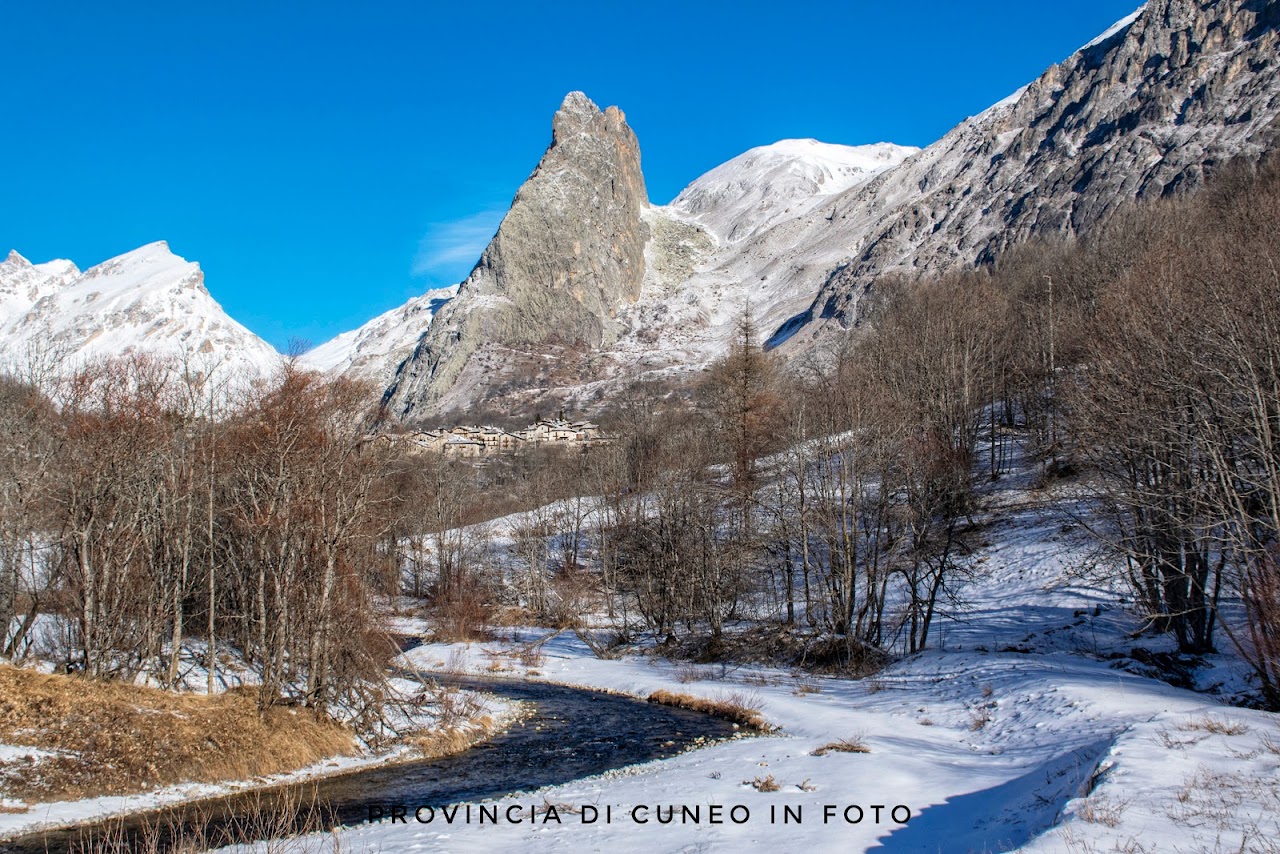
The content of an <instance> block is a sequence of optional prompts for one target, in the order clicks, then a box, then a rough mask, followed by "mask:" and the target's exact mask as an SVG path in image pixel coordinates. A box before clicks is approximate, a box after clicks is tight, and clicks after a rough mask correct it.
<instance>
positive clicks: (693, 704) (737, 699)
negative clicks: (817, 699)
mask: <svg viewBox="0 0 1280 854" xmlns="http://www.w3.org/2000/svg"><path fill="white" fill-rule="evenodd" d="M646 699H647V700H648V701H649V702H650V703H658V704H660V705H663V706H675V707H676V708H680V709H688V710H689V711H691V712H702V713H703V714H707V715H714V716H715V717H718V718H722V719H724V720H727V721H731V722H732V723H735V724H737V725H738V726H741V727H746V728H747V729H751V730H755V731H757V732H770V731H771V730H772V729H773V727H772V726H771V725H770V724H769V723H768V722H767V721H765V719H764V717H763V716H762V715H761V714H760V710H759V708H758V707H759V705H760V701H759V699H758V698H753V697H750V696H747V695H745V694H740V693H737V692H732V693H729V694H726V695H724V696H722V697H719V698H716V699H709V698H706V697H695V696H693V695H692V694H681V693H678V692H675V691H654V692H653V693H652V694H650V695H649V696H648V697H647V698H646Z"/></svg>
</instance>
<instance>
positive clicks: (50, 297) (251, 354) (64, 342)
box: [0, 241, 282, 379]
mask: <svg viewBox="0 0 1280 854" xmlns="http://www.w3.org/2000/svg"><path fill="white" fill-rule="evenodd" d="M0 346H2V347H3V349H4V351H5V352H6V353H7V354H8V355H9V357H10V358H21V357H22V355H23V354H28V353H35V352H41V353H45V354H48V355H51V356H53V357H55V358H57V359H59V360H61V361H62V362H63V364H65V365H67V366H77V365H81V364H87V363H90V362H92V361H94V360H99V359H103V358H108V357H112V356H119V355H125V354H129V353H149V354H154V355H158V356H165V357H173V358H177V359H179V360H182V361H185V362H186V363H187V364H188V365H189V366H190V367H192V368H193V369H195V370H197V371H199V372H202V373H213V372H216V373H217V374H218V375H220V376H225V377H228V378H230V377H237V378H243V379H250V378H254V377H260V376H266V375H269V374H270V373H271V372H273V371H275V370H276V369H277V368H278V367H279V366H280V365H281V363H282V358H281V356H280V354H279V353H277V352H276V351H275V349H274V348H272V347H271V346H270V345H269V344H267V343H266V342H265V341H263V340H262V339H261V338H259V337H258V336H256V335H254V334H253V333H252V332H250V331H249V330H248V329H246V328H245V327H244V326H242V325H241V324H239V323H237V322H236V321H235V320H233V319H231V317H229V316H228V315H227V313H226V312H225V311H223V309H222V306H220V305H219V304H218V303H217V302H216V301H214V299H213V297H212V296H210V295H209V291H208V290H207V289H206V288H205V285H204V272H203V271H202V270H201V269H200V265H199V264H197V263H194V262H191V261H187V260H185V259H183V258H180V257H178V256H177V255H175V254H173V252H171V251H170V250H169V245H168V244H167V243H165V242H164V241H158V242H155V243H149V244H147V245H145V246H141V247H139V248H137V249H134V250H132V251H130V252H126V253H124V254H123V255H118V256H116V257H114V258H110V259H108V260H106V261H104V262H102V263H101V264H98V265H96V266H94V267H91V268H89V269H88V270H86V271H84V272H83V273H81V272H80V271H79V270H78V269H76V266H75V265H74V264H72V263H71V262H70V261H61V260H60V261H50V262H47V263H44V264H32V263H31V262H30V261H28V260H27V259H26V258H24V257H22V256H21V255H19V254H18V253H17V252H16V251H13V252H10V254H9V256H8V258H7V259H6V260H5V261H4V262H0Z"/></svg>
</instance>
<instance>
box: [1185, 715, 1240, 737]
mask: <svg viewBox="0 0 1280 854" xmlns="http://www.w3.org/2000/svg"><path fill="white" fill-rule="evenodd" d="M1178 729H1180V730H1182V731H1183V732H1207V733H1212V734H1213V735H1244V734H1245V733H1246V732H1248V731H1249V726H1248V724H1244V723H1241V722H1240V721H1229V720H1223V719H1222V718H1215V717H1214V716H1213V715H1202V716H1200V717H1198V718H1192V719H1191V720H1189V721H1187V722H1185V723H1181V724H1178Z"/></svg>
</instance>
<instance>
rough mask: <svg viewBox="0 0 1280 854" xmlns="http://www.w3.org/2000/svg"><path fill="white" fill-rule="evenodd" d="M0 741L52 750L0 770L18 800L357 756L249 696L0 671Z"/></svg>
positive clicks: (3, 785) (329, 730)
mask: <svg viewBox="0 0 1280 854" xmlns="http://www.w3.org/2000/svg"><path fill="white" fill-rule="evenodd" d="M0 741H4V742H6V743H10V744H18V745H26V746H31V747H36V748H40V749H42V750H48V751H53V752H56V755H55V756H52V757H45V758H40V759H39V760H37V761H14V762H8V763H3V764H0V789H2V790H3V791H4V792H5V794H7V795H10V796H13V797H17V798H21V799H24V800H54V799H67V798H79V797H86V796H90V795H103V794H126V793H130V792H138V791H143V790H146V789H152V788H157V787H160V786H164V785H168V784H171V783H177V782H182V781H196V782H217V781H222V780H242V779H248V778H252V777H257V776H261V775H266V774H276V773H280V772H284V771H292V770H295V769H298V768H301V767H304V766H307V765H310V764H313V763H315V762H317V761H319V760H321V759H323V758H325V757H329V756H334V755H338V754H349V753H351V752H353V750H354V749H355V748H354V743H353V738H352V733H351V731H350V730H348V729H345V728H344V727H341V726H339V725H337V724H335V723H332V722H329V721H322V720H317V719H316V718H315V717H314V716H313V715H310V714H306V713H305V712H301V711H298V710H295V709H290V708H281V707H272V708H268V709H266V710H264V711H263V712H261V713H260V712H259V710H258V707H257V703H256V698H255V696H254V694H253V693H251V692H246V691H230V692H227V693H225V694H221V695H217V696H214V697H206V696H203V695H190V694H173V693H170V692H167V691H160V690H155V689H151V688H140V687H135V686H131V685H124V684H121V683H119V682H104V681H95V680H91V679H86V678H81V677H72V676H59V675H47V674H42V673H36V672H33V671H30V670H22V669H18V668H14V667H8V666H0Z"/></svg>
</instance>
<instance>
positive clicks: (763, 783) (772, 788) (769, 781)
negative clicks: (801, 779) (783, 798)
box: [742, 774, 782, 792]
mask: <svg viewBox="0 0 1280 854" xmlns="http://www.w3.org/2000/svg"><path fill="white" fill-rule="evenodd" d="M742 785H744V786H750V787H751V788H753V789H755V790H756V791H757V792H777V791H779V790H781V789H782V784H781V783H779V782H778V781H777V780H775V779H773V775H772V774H770V775H769V776H767V777H764V778H760V777H756V778H755V779H754V780H743V781H742Z"/></svg>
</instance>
